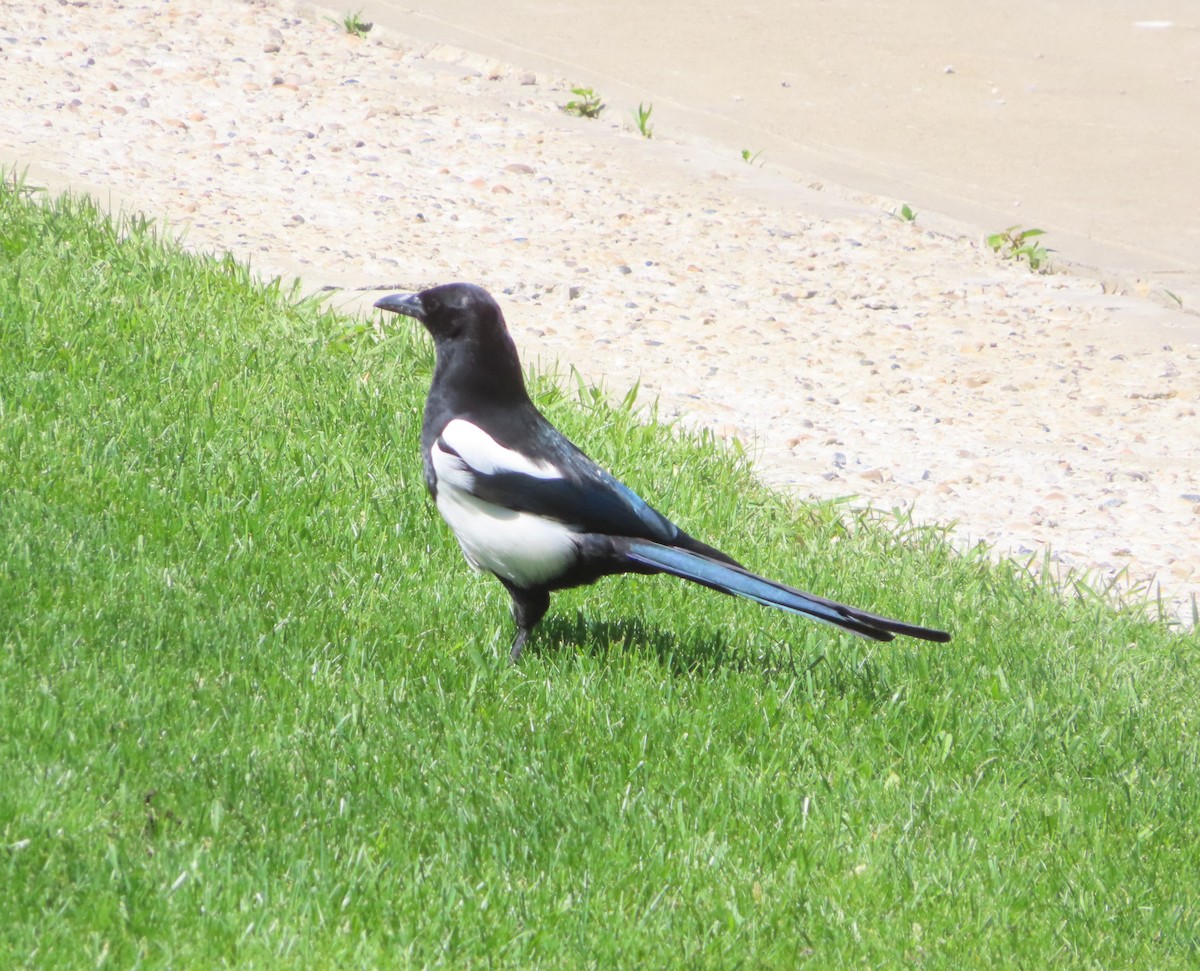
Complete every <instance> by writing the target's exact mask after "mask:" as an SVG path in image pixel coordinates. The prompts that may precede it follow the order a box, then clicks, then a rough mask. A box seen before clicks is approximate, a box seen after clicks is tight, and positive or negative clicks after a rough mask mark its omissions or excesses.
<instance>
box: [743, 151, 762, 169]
mask: <svg viewBox="0 0 1200 971" xmlns="http://www.w3.org/2000/svg"><path fill="white" fill-rule="evenodd" d="M761 157H762V149H761V148H760V149H759V150H758V151H757V152H752V151H750V149H748V148H743V149H742V161H743V162H745V163H746V164H747V165H753V164H754V163H755V162H758V160H759V159H760V158H761ZM758 164H759V165H762V162H758Z"/></svg>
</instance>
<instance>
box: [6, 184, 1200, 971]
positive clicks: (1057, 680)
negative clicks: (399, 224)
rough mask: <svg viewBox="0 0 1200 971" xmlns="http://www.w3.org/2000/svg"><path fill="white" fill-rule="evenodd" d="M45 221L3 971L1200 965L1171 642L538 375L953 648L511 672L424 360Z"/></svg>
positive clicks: (21, 429)
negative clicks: (440, 498)
mask: <svg viewBox="0 0 1200 971" xmlns="http://www.w3.org/2000/svg"><path fill="white" fill-rule="evenodd" d="M27 195H28V193H26V192H24V191H21V190H19V189H14V188H13V187H12V185H11V184H10V185H9V186H8V187H7V188H5V189H4V190H3V191H2V192H0V257H2V258H0V513H2V514H0V778H2V779H3V784H2V785H0V913H2V914H3V915H4V920H3V921H0V966H2V967H6V968H8V967H12V968H22V967H38V968H76V967H78V968H84V967H88V968H90V967H96V966H98V965H102V964H105V963H107V965H108V966H111V967H133V966H139V967H154V968H158V967H218V966H220V967H225V966H228V967H238V968H251V967H259V968H272V969H275V968H291V967H295V968H313V967H388V968H392V967H426V966H440V967H446V968H465V967H483V966H488V967H491V966H497V967H513V968H537V967H547V968H567V967H571V968H574V967H594V968H632V967H697V968H699V967H711V968H734V967H743V968H795V967H800V966H810V967H814V968H835V967H843V966H856V967H897V966H911V965H920V966H925V967H944V968H961V967H1062V966H1079V967H1098V968H1099V967H1147V968H1150V967H1153V968H1172V967H1180V968H1182V967H1194V966H1195V965H1196V962H1197V960H1198V959H1200V955H1198V953H1197V941H1198V939H1200V909H1198V908H1200V892H1198V889H1197V887H1198V879H1197V876H1196V875H1197V873H1200V832H1198V829H1200V827H1198V825H1197V822H1196V820H1197V818H1198V817H1200V769H1198V762H1200V742H1198V741H1197V729H1198V725H1197V721H1198V718H1197V712H1198V711H1200V698H1198V697H1197V694H1198V692H1197V689H1196V686H1195V677H1194V674H1195V671H1196V668H1197V665H1198V652H1197V644H1196V641H1195V639H1194V636H1193V635H1190V634H1189V635H1180V634H1172V633H1171V632H1169V631H1167V630H1166V629H1165V628H1164V627H1162V626H1161V625H1157V624H1154V623H1151V622H1149V621H1148V620H1146V619H1145V618H1144V617H1143V616H1141V615H1140V614H1139V613H1138V612H1136V611H1126V612H1123V613H1117V612H1114V611H1113V610H1111V609H1110V608H1109V607H1107V606H1106V605H1104V604H1102V603H1100V602H1097V601H1095V600H1064V599H1063V598H1061V597H1059V596H1057V595H1056V594H1055V593H1054V592H1053V591H1050V590H1047V589H1045V588H1041V587H1037V586H1034V585H1033V584H1032V583H1031V582H1030V581H1029V579H1028V578H1027V577H1026V576H1025V575H1024V574H1023V573H1022V571H1021V570H1019V569H1016V568H1013V567H1006V566H1000V567H996V566H993V565H991V564H990V563H989V562H988V561H987V558H986V557H985V556H983V555H981V554H980V555H975V554H971V555H956V554H953V553H952V552H950V550H949V549H948V548H947V547H946V546H945V545H944V544H943V543H942V542H941V541H940V539H939V538H938V536H937V535H936V534H935V533H933V532H930V531H918V530H910V531H907V532H905V534H904V535H897V534H895V533H892V532H889V531H887V530H885V529H882V528H879V527H878V526H874V525H872V524H871V523H869V522H866V521H864V520H862V519H861V518H857V519H856V518H855V517H852V516H849V515H848V514H846V513H844V511H842V510H839V509H838V508H837V507H835V506H831V505H818V506H813V507H797V506H795V505H792V504H790V503H789V502H788V501H787V500H785V499H784V498H782V497H780V496H779V495H777V494H774V493H771V492H769V491H767V490H765V489H764V488H762V487H761V486H760V485H758V484H757V483H756V482H755V481H754V480H753V478H752V477H751V476H750V474H749V472H748V470H747V469H746V468H745V467H744V465H743V464H741V463H739V462H737V461H734V460H732V459H730V458H729V457H728V456H727V455H725V454H724V453H723V452H722V450H720V449H719V448H717V447H716V445H715V444H714V443H713V442H712V441H711V440H707V439H696V438H690V439H689V438H685V437H682V436H679V435H675V434H672V432H671V430H669V429H664V428H662V427H660V426H656V425H642V424H639V423H638V422H637V421H636V420H635V419H634V416H633V414H632V412H631V410H630V409H627V408H624V409H623V408H617V409H610V408H607V407H605V406H604V405H603V404H602V403H601V402H600V401H598V400H596V397H595V396H593V395H591V394H584V395H583V396H582V399H583V400H576V396H574V395H568V394H566V393H565V392H562V391H560V390H558V389H557V386H556V385H555V384H554V383H553V382H551V381H549V380H547V379H545V378H544V377H543V378H541V379H539V380H537V382H536V389H537V396H538V400H539V403H540V404H542V406H543V407H544V408H545V409H546V410H547V411H548V412H549V413H550V415H551V416H552V418H553V419H554V420H556V421H557V422H559V423H560V424H561V425H562V426H563V427H564V428H565V429H566V430H567V431H568V432H569V433H570V434H572V435H573V436H575V437H576V438H577V440H578V441H580V443H581V444H582V445H583V446H584V447H585V448H587V449H588V450H589V451H591V452H593V453H594V454H595V455H596V456H597V457H598V458H599V459H600V460H602V461H603V462H605V463H606V464H609V465H610V466H613V467H615V468H617V469H618V471H620V472H621V474H622V475H623V476H625V477H626V478H627V479H628V480H629V481H630V482H631V484H632V485H634V486H635V487H636V488H639V489H640V490H642V491H643V492H644V493H645V494H647V495H650V496H653V497H654V498H655V499H656V500H657V501H658V502H659V504H660V505H661V506H662V508H664V509H666V510H669V511H670V512H671V513H672V514H673V515H674V516H675V517H676V518H677V519H678V520H679V521H680V522H682V523H683V524H684V525H685V526H686V527H687V528H689V529H690V530H692V531H694V532H696V533H698V534H700V535H702V536H704V537H706V538H708V539H711V540H712V541H714V542H716V543H717V544H718V545H720V546H722V547H725V548H727V549H728V550H729V551H730V552H731V553H733V554H734V555H737V556H740V557H742V558H745V559H747V560H749V561H750V562H752V563H753V564H755V565H756V566H758V567H760V568H761V569H762V570H763V571H764V572H767V573H769V574H773V575H776V576H779V577H781V578H786V579H789V580H792V581H794V582H796V583H798V584H799V585H801V586H805V587H808V588H811V589H816V590H817V591H819V592H823V593H828V594H833V595H838V596H842V597H844V598H846V599H848V600H851V601H853V602H855V603H859V604H861V605H863V606H866V607H871V608H874V609H878V610H880V611H883V612H886V613H889V614H894V615H897V616H903V617H905V618H908V619H911V620H914V621H924V622H928V623H936V624H942V625H946V626H948V627H950V628H952V629H953V630H954V631H955V640H954V641H953V642H952V643H951V644H950V645H946V646H937V647H935V646H931V645H927V644H921V643H915V642H910V641H897V642H895V643H894V644H891V645H882V646H880V645H872V644H868V643H865V642H862V641H858V640H854V639H847V638H843V637H838V636H836V635H834V634H833V633H832V632H831V631H829V630H828V629H826V628H822V627H818V626H816V625H807V624H804V623H803V622H800V621H798V620H796V619H794V618H790V617H788V616H786V615H782V614H779V613H777V612H772V611H766V610H761V609H758V608H756V607H755V606H754V605H752V604H747V603H745V602H737V601H734V600H732V599H729V598H723V597H719V596H717V595H715V594H712V593H710V592H709V591H706V590H703V589H700V588H697V587H687V586H686V585H685V584H682V583H678V582H673V581H670V580H667V579H661V580H659V579H641V578H637V579H635V578H630V579H628V580H610V581H606V582H605V583H603V584H602V585H599V586H596V587H593V588H591V589H590V590H587V591H573V592H570V593H567V594H562V595H559V596H558V597H556V600H555V604H554V606H553V607H552V611H551V614H550V616H549V618H548V619H547V621H546V623H545V625H544V627H543V628H542V629H541V630H540V631H539V633H538V634H537V636H536V637H535V638H534V640H533V641H532V642H531V644H530V648H529V651H528V653H527V656H526V658H525V659H524V661H523V663H522V664H521V666H519V667H516V668H514V667H512V666H510V665H509V664H508V663H507V651H508V645H509V640H510V638H511V633H512V631H511V625H510V621H509V619H508V616H507V602H506V601H507V596H506V595H505V594H504V592H503V590H502V589H501V588H500V586H499V585H498V584H496V583H495V582H488V581H485V580H482V579H478V578H475V577H474V575H473V574H471V573H470V572H469V571H468V569H467V568H466V566H465V564H464V563H463V562H462V560H461V556H460V554H459V552H458V550H457V548H456V546H455V544H454V542H453V540H452V539H451V538H450V537H449V536H448V535H447V531H446V529H445V528H444V527H443V526H442V524H441V523H440V521H439V520H438V519H437V517H436V514H435V513H434V512H432V511H431V509H430V506H429V503H428V502H427V500H426V498H425V496H424V492H423V486H422V484H421V474H420V463H419V459H418V456H417V435H418V427H419V415H420V409H421V403H422V399H423V395H424V391H425V388H426V385H427V382H428V378H429V368H430V361H431V354H430V350H429V348H428V345H427V343H426V342H425V340H424V339H423V337H422V336H421V335H420V334H418V333H417V332H416V329H415V328H411V327H409V326H406V325H404V324H402V325H401V326H399V327H398V328H397V329H396V330H394V331H389V333H388V336H387V338H386V339H385V340H382V341H377V340H375V339H373V337H372V332H371V330H370V329H369V328H365V327H363V326H361V325H360V324H356V323H355V322H354V321H349V320H346V319H341V318H339V317H337V316H336V315H335V314H332V313H330V312H328V311H327V310H325V309H323V308H322V307H321V306H320V305H318V304H315V303H312V302H306V301H304V300H301V299H299V298H298V296H297V295H296V294H295V293H294V292H290V291H288V290H287V288H283V287H280V286H279V285H278V284H274V285H270V286H266V287H262V286H257V285H255V284H254V283H253V282H252V281H251V279H250V277H249V274H248V272H247V271H246V270H245V269H244V268H243V267H241V266H239V265H238V264H236V263H235V262H233V261H231V260H228V259H219V258H199V257H194V256H188V255H185V254H182V253H181V252H179V251H178V249H177V248H176V247H175V246H173V245H170V244H166V243H164V242H162V241H160V239H159V238H158V237H157V236H156V235H155V234H154V233H153V232H152V231H151V230H150V228H149V227H148V226H147V225H146V224H145V223H144V222H141V221H138V220H129V219H126V220H123V221H119V222H117V223H113V222H111V221H108V220H106V219H105V218H103V217H101V216H98V215H97V213H96V212H95V211H94V209H93V208H92V206H91V205H90V204H89V203H87V202H85V201H81V200H78V199H71V198H63V199H58V200H50V201H47V202H45V203H44V204H37V203H36V202H35V201H32V200H30V199H29V198H27ZM635 455H636V456H640V458H638V459H637V460H635V459H633V458H632V457H631V456H635ZM847 520H848V521H847Z"/></svg>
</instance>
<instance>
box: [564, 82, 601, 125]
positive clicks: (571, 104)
mask: <svg viewBox="0 0 1200 971" xmlns="http://www.w3.org/2000/svg"><path fill="white" fill-rule="evenodd" d="M571 94H573V95H575V98H576V99H577V100H573V101H568V102H567V103H566V104H565V105H563V106H562V110H563V111H565V112H566V113H567V114H568V115H575V116H576V117H578V118H599V117H600V112H602V111H603V110H604V109H605V107H606V106H605V104H604V102H602V101H601V100H600V95H598V94H596V92H595V91H593V90H592V89H591V88H572V89H571Z"/></svg>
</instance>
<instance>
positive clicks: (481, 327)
mask: <svg viewBox="0 0 1200 971" xmlns="http://www.w3.org/2000/svg"><path fill="white" fill-rule="evenodd" d="M375 306H376V307H378V308H379V309H380V310H389V311H391V312H392V313H395V314H403V315H404V316H405V317H412V318H413V319H414V320H419V321H420V322H421V323H422V324H424V326H425V329H426V330H427V331H429V333H430V334H431V335H432V336H433V339H434V341H435V342H440V341H442V340H447V339H451V340H452V339H455V338H464V337H466V338H471V337H481V336H486V335H487V334H489V333H490V332H494V331H496V330H504V329H505V328H504V317H503V316H502V315H501V313H500V307H499V305H498V304H497V303H496V301H495V300H493V299H492V295H491V294H490V293H488V292H487V291H486V290H484V289H483V287H477V286H475V284H473V283H446V284H443V285H442V286H440V287H431V288H430V289H428V290H422V291H421V292H420V293H392V294H389V295H388V296H386V297H383V298H382V299H380V300H376V301H375Z"/></svg>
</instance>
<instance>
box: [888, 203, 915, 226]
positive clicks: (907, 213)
mask: <svg viewBox="0 0 1200 971" xmlns="http://www.w3.org/2000/svg"><path fill="white" fill-rule="evenodd" d="M892 215H893V216H895V217H896V218H897V219H899V220H900V221H901V222H906V223H915V222H916V221H917V213H916V210H914V209H913V207H912V206H910V205H909V204H908V203H907V202H906V203H904V205H902V206H901V207H900V208H899V209H897V210H894V211H893V212H892Z"/></svg>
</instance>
